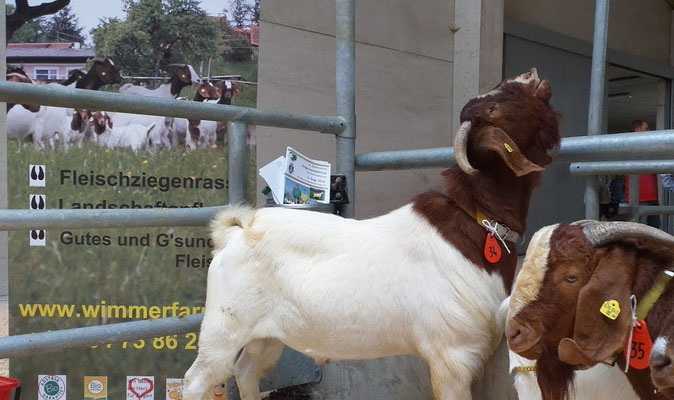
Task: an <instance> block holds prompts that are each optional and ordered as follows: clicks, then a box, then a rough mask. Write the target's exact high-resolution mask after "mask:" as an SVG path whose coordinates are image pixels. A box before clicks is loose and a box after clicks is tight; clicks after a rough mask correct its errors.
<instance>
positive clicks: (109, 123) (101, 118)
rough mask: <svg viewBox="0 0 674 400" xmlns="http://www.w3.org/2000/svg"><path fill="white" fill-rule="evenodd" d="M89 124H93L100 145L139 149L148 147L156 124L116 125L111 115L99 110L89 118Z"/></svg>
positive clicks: (112, 147) (111, 147)
mask: <svg viewBox="0 0 674 400" xmlns="http://www.w3.org/2000/svg"><path fill="white" fill-rule="evenodd" d="M89 124H90V125H93V129H94V132H95V133H96V135H97V139H96V141H97V142H98V144H99V145H101V146H105V147H107V148H109V149H115V148H127V149H131V150H133V151H138V150H140V149H141V148H144V147H147V142H148V138H149V136H150V132H152V130H153V129H154V127H155V125H154V124H151V125H150V126H143V125H137V124H132V125H126V126H123V127H115V126H114V125H113V120H112V119H111V118H110V115H109V114H108V113H106V112H105V111H98V112H96V113H94V115H92V116H91V118H89Z"/></svg>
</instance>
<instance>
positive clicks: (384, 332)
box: [183, 69, 560, 400]
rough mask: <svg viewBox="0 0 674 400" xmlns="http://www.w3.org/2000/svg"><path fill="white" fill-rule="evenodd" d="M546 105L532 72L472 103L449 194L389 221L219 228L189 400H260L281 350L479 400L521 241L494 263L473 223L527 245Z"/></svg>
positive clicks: (227, 224) (457, 399)
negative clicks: (227, 383) (366, 362)
mask: <svg viewBox="0 0 674 400" xmlns="http://www.w3.org/2000/svg"><path fill="white" fill-rule="evenodd" d="M550 96H551V91H550V85H549V83H548V82H547V81H541V79H540V78H539V77H538V73H537V71H536V69H532V70H531V71H530V72H528V73H526V74H523V75H520V76H518V77H517V78H513V79H508V80H506V81H504V82H502V83H501V84H499V85H498V87H496V88H495V89H494V90H492V91H491V92H489V93H487V94H486V95H483V96H480V97H479V98H475V99H473V100H471V101H470V102H468V104H467V105H466V106H465V107H464V109H463V112H462V113H461V122H462V124H461V128H460V130H459V132H458V134H457V141H456V143H458V146H455V151H456V157H457V160H459V166H457V167H453V168H451V169H450V170H449V171H448V172H446V173H445V177H446V187H445V191H444V193H441V192H427V193H424V194H422V195H419V196H417V197H416V198H414V199H413V200H412V201H411V202H410V203H408V204H407V205H405V206H403V207H401V208H399V209H397V210H394V211H392V212H390V213H389V214H386V215H383V216H380V217H377V218H372V219H368V220H360V221H358V220H350V219H343V218H340V217H338V216H335V215H331V214H322V213H316V212H308V211H299V210H291V209H284V208H263V209H259V210H254V209H252V208H249V207H230V208H229V209H227V210H226V211H224V212H223V213H221V214H220V215H219V216H218V217H217V218H216V220H214V221H213V223H212V225H211V226H212V237H213V239H214V242H215V244H216V246H215V251H214V254H215V257H214V259H213V262H212V263H211V265H210V268H209V271H208V287H207V294H206V311H205V314H204V320H203V323H202V325H201V335H200V337H199V353H198V356H197V359H196V360H195V361H194V364H192V367H191V368H190V369H189V371H187V373H186V375H185V391H184V394H183V399H185V400H201V399H202V397H203V394H204V391H205V390H206V389H208V388H209V387H211V386H213V385H216V384H218V383H220V382H223V381H224V380H226V379H227V378H229V377H230V376H232V375H234V376H235V377H236V381H237V384H238V386H239V389H240V392H241V395H242V398H243V399H246V400H251V399H255V400H257V399H260V392H259V379H260V377H261V376H262V375H263V374H265V373H266V372H267V371H269V370H270V369H271V368H272V367H273V366H274V364H275V363H276V361H277V360H278V358H279V356H280V354H281V351H282V349H283V346H284V345H288V346H289V347H291V348H293V349H295V350H297V351H300V352H302V353H304V354H307V355H309V356H311V357H314V358H317V359H321V360H326V359H330V360H356V359H361V360H362V359H372V358H379V357H386V356H393V355H401V354H413V355H418V356H420V357H421V358H423V359H424V360H426V362H427V363H428V364H429V367H430V371H431V383H432V386H433V392H434V394H435V397H436V398H437V399H441V400H450V399H451V400H468V399H470V398H471V392H470V385H471V382H472V380H473V378H475V377H476V375H478V374H479V373H480V371H481V369H482V366H483V364H484V362H485V359H486V358H487V357H488V356H489V355H490V354H491V353H492V352H493V351H494V349H495V348H496V346H497V345H498V343H499V341H500V339H501V336H502V335H503V328H502V324H499V323H498V321H497V316H496V312H497V310H498V308H499V306H500V304H501V302H502V301H503V300H504V299H505V298H506V296H507V294H508V291H509V288H510V285H511V282H512V280H513V277H514V271H515V264H516V259H517V256H516V251H515V246H516V244H515V243H513V242H509V241H508V240H514V239H515V238H514V237H513V235H511V234H510V235H508V234H506V232H505V231H501V234H503V235H506V243H508V246H509V247H510V248H511V249H512V250H511V253H510V254H507V253H506V250H503V257H502V258H501V259H500V260H499V261H497V260H495V263H490V262H487V261H486V260H485V258H484V256H483V251H484V245H485V240H486V238H487V232H486V230H485V227H484V226H482V221H479V222H478V221H476V220H475V218H473V217H471V216H470V215H469V213H474V212H479V213H484V214H486V215H488V216H489V217H485V219H489V221H486V222H490V221H492V225H493V223H494V222H496V221H497V222H499V223H503V224H507V225H508V226H509V227H510V228H512V229H513V230H515V231H517V232H519V233H520V234H523V233H524V225H525V219H526V215H527V210H528V207H529V200H530V198H531V194H532V191H533V190H534V188H535V187H536V186H537V185H538V184H539V180H540V175H541V174H540V171H542V170H543V167H544V166H546V165H547V164H549V163H550V162H551V158H550V157H549V156H548V155H547V153H548V152H549V151H551V150H553V149H554V148H555V147H556V146H557V145H558V144H559V141H560V132H559V129H558V124H557V118H556V117H557V116H556V114H555V112H554V111H553V110H552V108H551V107H550V105H549V102H548V101H549V99H550ZM462 168H463V169H462ZM475 168H476V169H475ZM478 172H479V173H478ZM462 207H464V208H465V210H466V211H464V210H463V209H462ZM339 243H341V245H340V244H339ZM497 246H500V245H497Z"/></svg>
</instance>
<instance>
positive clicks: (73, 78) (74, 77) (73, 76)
mask: <svg viewBox="0 0 674 400" xmlns="http://www.w3.org/2000/svg"><path fill="white" fill-rule="evenodd" d="M85 76H87V73H86V72H84V71H82V70H81V69H74V70H72V71H70V72H69V73H68V78H67V79H66V80H64V81H63V82H61V85H63V86H68V85H70V84H71V83H74V82H77V81H79V80H80V79H82V78H84V77H85Z"/></svg>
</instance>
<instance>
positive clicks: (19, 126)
mask: <svg viewBox="0 0 674 400" xmlns="http://www.w3.org/2000/svg"><path fill="white" fill-rule="evenodd" d="M72 112H73V110H72V109H68V108H61V107H47V106H41V107H40V111H38V112H35V113H34V112H30V111H28V110H26V109H25V108H23V107H13V108H12V109H11V110H9V112H8V113H7V137H8V138H14V139H21V140H23V139H26V138H28V137H29V136H32V138H33V143H34V144H35V146H36V147H37V148H38V149H45V148H52V149H53V148H55V147H56V144H57V143H58V141H59V140H60V139H62V140H64V145H65V148H66V150H67V148H68V144H69V140H68V139H67V138H69V137H70V131H71V129H70V120H71V117H72Z"/></svg>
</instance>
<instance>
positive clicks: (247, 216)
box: [210, 205, 263, 255]
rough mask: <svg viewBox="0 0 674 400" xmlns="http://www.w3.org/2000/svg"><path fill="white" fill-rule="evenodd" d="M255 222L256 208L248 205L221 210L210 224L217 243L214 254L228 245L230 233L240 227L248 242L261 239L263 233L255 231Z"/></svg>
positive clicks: (212, 236)
mask: <svg viewBox="0 0 674 400" xmlns="http://www.w3.org/2000/svg"><path fill="white" fill-rule="evenodd" d="M253 222H255V209H254V208H251V207H248V206H243V205H233V206H229V207H227V209H226V210H224V211H221V212H219V213H218V215H216V216H215V219H213V221H211V224H210V229H211V239H213V244H214V245H215V247H214V248H213V255H215V254H217V253H219V252H220V250H222V249H224V248H225V246H227V242H228V241H229V236H230V234H231V233H233V232H234V231H236V230H238V229H243V233H244V235H245V238H246V243H248V244H252V243H254V242H256V241H258V240H260V239H261V238H262V235H263V234H262V233H255V232H253V230H252V225H253Z"/></svg>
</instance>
